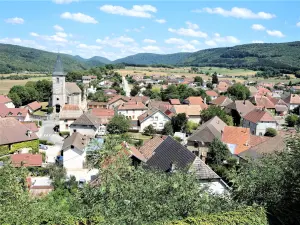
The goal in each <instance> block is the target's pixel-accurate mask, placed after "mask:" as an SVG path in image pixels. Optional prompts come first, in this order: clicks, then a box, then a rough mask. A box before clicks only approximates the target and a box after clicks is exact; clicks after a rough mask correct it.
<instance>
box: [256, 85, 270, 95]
mask: <svg viewBox="0 0 300 225" xmlns="http://www.w3.org/2000/svg"><path fill="white" fill-rule="evenodd" d="M271 93H272V92H271V91H270V90H269V89H267V88H264V87H258V88H257V92H256V94H258V95H267V94H271Z"/></svg>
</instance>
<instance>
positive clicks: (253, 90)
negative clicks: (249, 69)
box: [248, 86, 258, 96]
mask: <svg viewBox="0 0 300 225" xmlns="http://www.w3.org/2000/svg"><path fill="white" fill-rule="evenodd" d="M248 89H249V91H250V96H254V95H256V94H257V92H258V90H257V88H256V87H254V86H249V87H248Z"/></svg>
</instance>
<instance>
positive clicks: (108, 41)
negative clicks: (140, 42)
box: [96, 36, 135, 48]
mask: <svg viewBox="0 0 300 225" xmlns="http://www.w3.org/2000/svg"><path fill="white" fill-rule="evenodd" d="M96 42H97V43H98V44H101V45H108V46H111V47H113V48H122V47H124V46H125V44H128V43H129V44H133V43H135V41H134V39H132V38H130V37H126V36H120V37H116V38H110V37H105V38H104V39H97V40H96Z"/></svg>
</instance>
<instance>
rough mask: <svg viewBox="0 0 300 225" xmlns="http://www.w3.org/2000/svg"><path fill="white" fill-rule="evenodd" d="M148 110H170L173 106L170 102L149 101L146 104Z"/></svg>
mask: <svg viewBox="0 0 300 225" xmlns="http://www.w3.org/2000/svg"><path fill="white" fill-rule="evenodd" d="M148 107H149V109H151V108H157V109H160V110H161V111H166V110H168V109H169V110H170V109H171V108H172V107H173V106H172V105H171V104H170V102H163V101H157V100H151V101H150V102H149V104H148Z"/></svg>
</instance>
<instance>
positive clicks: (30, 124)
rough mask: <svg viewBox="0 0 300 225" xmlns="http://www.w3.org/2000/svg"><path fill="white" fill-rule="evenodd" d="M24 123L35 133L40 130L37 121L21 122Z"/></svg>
mask: <svg viewBox="0 0 300 225" xmlns="http://www.w3.org/2000/svg"><path fill="white" fill-rule="evenodd" d="M21 123H22V124H23V125H25V126H26V127H27V128H28V130H31V131H32V132H33V133H37V132H38V131H39V128H38V126H37V125H36V123H35V122H21Z"/></svg>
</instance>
